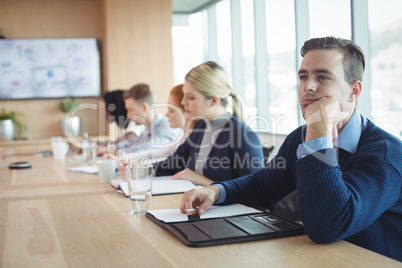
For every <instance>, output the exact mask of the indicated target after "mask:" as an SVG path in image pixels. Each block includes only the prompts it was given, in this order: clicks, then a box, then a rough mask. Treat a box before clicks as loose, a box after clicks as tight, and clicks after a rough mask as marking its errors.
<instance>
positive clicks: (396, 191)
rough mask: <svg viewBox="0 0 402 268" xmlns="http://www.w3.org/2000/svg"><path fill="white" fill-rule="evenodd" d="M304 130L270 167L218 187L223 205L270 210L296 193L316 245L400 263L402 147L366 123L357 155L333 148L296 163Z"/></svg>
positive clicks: (295, 133) (293, 136) (293, 135)
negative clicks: (342, 244) (347, 247)
mask: <svg viewBox="0 0 402 268" xmlns="http://www.w3.org/2000/svg"><path fill="white" fill-rule="evenodd" d="M304 131H305V128H304V130H303V127H300V128H298V129H296V130H295V131H293V132H292V133H291V134H290V135H289V136H288V137H287V138H286V140H285V141H284V143H283V145H282V146H281V148H280V150H279V152H278V154H277V156H276V157H275V158H274V159H273V160H272V161H271V162H270V163H268V164H267V166H266V167H265V168H264V169H262V170H260V171H258V172H256V173H254V174H252V175H249V176H244V177H241V178H238V179H235V180H232V181H227V182H219V183H222V184H223V185H224V187H225V188H226V190H227V197H226V200H225V203H234V202H244V203H253V204H258V205H262V206H264V207H269V206H270V205H271V204H273V203H275V202H276V201H278V200H280V199H282V198H283V197H284V196H286V195H287V194H288V193H290V192H292V191H293V190H295V189H296V188H297V191H298V201H299V207H300V213H301V216H302V220H303V224H304V228H305V231H306V233H307V235H308V236H309V237H310V238H311V239H312V240H313V241H315V242H317V243H330V242H335V241H338V240H342V239H345V240H346V241H349V242H351V243H353V244H356V245H359V246H361V247H364V248H366V249H369V250H372V251H375V252H377V253H380V254H383V255H386V256H389V257H391V258H394V259H397V260H399V261H402V176H401V174H402V142H401V140H399V139H398V138H396V137H394V136H392V135H390V134H389V133H387V132H385V131H383V130H382V129H380V128H379V127H377V126H375V125H374V123H372V122H371V121H368V123H367V127H366V129H365V130H363V131H362V134H361V137H360V140H359V143H358V147H357V151H356V152H355V153H354V154H350V153H349V152H347V151H344V150H342V149H339V153H338V155H337V153H336V150H335V149H333V148H330V149H325V150H321V151H318V152H316V153H314V154H311V155H308V156H306V157H303V158H301V159H299V160H298V159H297V157H296V150H297V147H298V145H299V144H301V143H302V142H303V138H302V137H303V135H302V134H303V132H304Z"/></svg>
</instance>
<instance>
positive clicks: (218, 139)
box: [155, 61, 263, 186]
mask: <svg viewBox="0 0 402 268" xmlns="http://www.w3.org/2000/svg"><path fill="white" fill-rule="evenodd" d="M183 93H184V97H183V100H182V102H181V103H182V105H183V106H184V113H185V116H186V119H187V122H188V124H191V122H193V121H195V120H197V121H198V122H197V124H196V125H195V126H194V129H193V131H192V132H191V134H190V135H189V137H188V138H187V139H186V141H185V142H184V143H183V144H182V145H181V146H180V147H179V148H178V149H177V151H176V152H175V153H174V154H173V155H171V156H170V157H168V159H166V160H165V161H163V162H159V163H157V164H156V165H155V167H156V175H157V176H163V175H173V177H172V178H173V179H185V180H190V181H192V182H193V183H195V184H197V185H203V186H207V185H210V184H211V183H213V182H214V181H221V180H227V179H234V178H237V177H240V176H244V175H247V174H250V173H253V172H255V171H257V170H259V169H261V168H262V167H263V153H262V146H261V142H260V140H259V138H258V136H257V134H256V133H254V132H253V131H252V130H251V129H250V128H249V127H248V126H246V125H245V124H244V122H243V120H244V116H243V105H242V102H241V99H240V98H239V96H238V95H237V94H236V92H235V91H234V90H233V89H232V88H231V87H230V85H229V83H228V79H227V75H226V72H225V70H224V69H223V68H222V67H221V66H220V65H218V64H217V63H215V62H212V61H208V62H205V63H203V64H201V65H199V66H197V67H195V68H193V69H192V70H191V71H190V72H189V73H188V74H187V75H186V77H185V83H184V85H183ZM230 99H231V101H232V107H231V111H232V112H227V108H228V105H229V102H230V101H229V100H230Z"/></svg>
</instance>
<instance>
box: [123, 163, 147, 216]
mask: <svg viewBox="0 0 402 268" xmlns="http://www.w3.org/2000/svg"><path fill="white" fill-rule="evenodd" d="M152 171H153V165H150V164H145V163H141V162H132V163H131V164H130V165H127V166H126V179H127V186H128V194H129V201H130V208H131V213H134V214H138V213H144V212H146V211H147V210H149V209H150V208H151V198H152V174H153V173H152Z"/></svg>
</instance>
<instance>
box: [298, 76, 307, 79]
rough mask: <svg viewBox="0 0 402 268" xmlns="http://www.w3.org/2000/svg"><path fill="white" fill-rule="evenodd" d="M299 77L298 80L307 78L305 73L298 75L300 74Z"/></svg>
mask: <svg viewBox="0 0 402 268" xmlns="http://www.w3.org/2000/svg"><path fill="white" fill-rule="evenodd" d="M299 79H300V80H306V79H307V75H300V76H299Z"/></svg>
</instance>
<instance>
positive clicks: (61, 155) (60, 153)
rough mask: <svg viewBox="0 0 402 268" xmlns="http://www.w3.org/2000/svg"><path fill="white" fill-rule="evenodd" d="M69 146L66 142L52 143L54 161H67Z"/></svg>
mask: <svg viewBox="0 0 402 268" xmlns="http://www.w3.org/2000/svg"><path fill="white" fill-rule="evenodd" d="M68 149H69V146H68V144H67V143H66V142H64V141H59V142H52V152H53V157H54V159H65V158H66V154H67V152H68Z"/></svg>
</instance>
